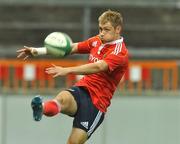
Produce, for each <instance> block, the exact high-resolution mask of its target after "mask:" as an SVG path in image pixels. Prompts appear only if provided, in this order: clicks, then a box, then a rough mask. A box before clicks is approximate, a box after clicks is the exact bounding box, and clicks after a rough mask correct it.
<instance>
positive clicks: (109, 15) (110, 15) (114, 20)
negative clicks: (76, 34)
mask: <svg viewBox="0 0 180 144" xmlns="http://www.w3.org/2000/svg"><path fill="white" fill-rule="evenodd" d="M98 21H99V23H102V24H105V23H107V22H110V23H111V24H112V26H113V27H114V28H115V27H117V26H122V25H123V17H122V15H121V13H119V12H117V11H112V10H107V11H105V12H104V13H102V14H101V15H100V16H99V18H98Z"/></svg>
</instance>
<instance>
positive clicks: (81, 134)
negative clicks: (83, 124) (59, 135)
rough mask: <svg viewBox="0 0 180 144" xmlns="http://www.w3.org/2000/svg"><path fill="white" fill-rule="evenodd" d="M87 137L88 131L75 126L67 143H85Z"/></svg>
mask: <svg viewBox="0 0 180 144" xmlns="http://www.w3.org/2000/svg"><path fill="white" fill-rule="evenodd" d="M87 138H88V136H87V133H86V132H85V131H84V130H82V129H79V128H73V129H72V131H71V134H70V136H69V139H68V142H67V144H85V142H86V141H87Z"/></svg>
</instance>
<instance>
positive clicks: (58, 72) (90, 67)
mask: <svg viewBox="0 0 180 144" xmlns="http://www.w3.org/2000/svg"><path fill="white" fill-rule="evenodd" d="M107 70H108V64H107V63H106V62H105V61H104V60H100V61H98V62H95V63H89V64H84V65H80V66H75V67H66V68H64V67H60V66H56V65H52V67H50V68H47V69H46V73H47V74H52V75H53V77H57V76H65V75H67V74H70V73H73V74H81V75H88V74H94V73H98V72H102V71H107Z"/></svg>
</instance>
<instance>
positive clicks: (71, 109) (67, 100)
mask: <svg viewBox="0 0 180 144" xmlns="http://www.w3.org/2000/svg"><path fill="white" fill-rule="evenodd" d="M55 99H56V100H57V101H58V102H59V103H60V106H61V112H62V113H64V114H68V115H74V113H75V112H76V110H77V104H76V101H75V100H74V97H73V96H72V94H71V93H69V92H68V91H62V92H60V93H59V94H58V95H57V96H56V98H55Z"/></svg>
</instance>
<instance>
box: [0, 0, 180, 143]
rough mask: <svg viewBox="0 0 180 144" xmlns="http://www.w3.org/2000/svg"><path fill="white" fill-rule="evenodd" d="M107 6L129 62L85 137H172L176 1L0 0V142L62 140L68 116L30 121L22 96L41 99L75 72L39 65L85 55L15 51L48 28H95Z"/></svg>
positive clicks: (177, 57)
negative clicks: (120, 26)
mask: <svg viewBox="0 0 180 144" xmlns="http://www.w3.org/2000/svg"><path fill="white" fill-rule="evenodd" d="M107 9H112V10H118V11H120V12H121V13H122V14H123V17H124V32H123V37H124V38H125V41H126V43H127V46H128V49H129V52H130V68H129V70H128V72H127V74H126V76H125V77H124V79H123V81H122V82H121V83H120V84H119V86H118V89H117V91H116V93H115V96H114V98H113V100H112V105H111V107H110V108H109V112H108V113H107V118H106V120H105V122H104V124H103V125H102V126H101V127H100V128H99V129H98V130H97V132H96V133H95V134H94V135H93V136H92V138H91V139H90V141H89V142H88V144H95V143H97V144H109V143H111V144H179V143H180V137H179V136H180V97H179V96H180V92H179V90H180V76H179V75H180V41H179V38H180V33H179V32H180V27H179V25H180V1H179V0H151V1H148V0H111V1H110V0H91V1H87V0H74V1H73V0H48V1H43V0H0V131H1V132H0V144H14V143H18V144H24V143H26V144H32V143H34V144H41V143H42V144H49V143H65V141H66V139H67V137H68V134H69V132H70V130H71V125H72V124H71V122H72V119H71V118H68V117H67V116H64V115H60V116H57V117H54V118H44V119H43V120H42V121H41V122H40V123H36V122H34V121H33V120H32V112H31V109H30V101H31V99H32V97H33V96H34V95H37V94H41V95H42V96H43V97H44V99H48V98H50V97H51V96H54V95H55V94H57V93H58V91H59V90H60V89H63V88H65V87H68V86H70V85H72V84H73V83H74V82H75V81H76V80H77V79H78V78H79V77H80V76H78V77H75V76H74V75H69V76H67V77H62V78H58V79H56V80H53V79H52V78H51V77H48V76H47V75H45V74H44V73H43V70H44V68H45V67H47V66H49V65H50V64H51V63H52V62H53V63H56V64H59V65H63V66H70V65H78V64H82V63H85V62H86V58H87V56H86V55H85V56H78V55H77V56H76V55H75V56H70V57H68V58H65V59H51V57H49V56H47V57H39V58H33V59H32V60H28V61H26V62H23V61H21V60H17V59H16V50H17V49H19V48H21V47H22V46H23V45H27V46H38V47H40V46H42V45H43V40H44V37H45V36H46V35H47V34H49V33H50V32H53V31H62V32H66V33H67V34H69V35H70V36H71V37H72V39H73V41H81V40H84V39H86V38H88V37H90V36H92V35H95V34H97V32H98V29H97V24H98V23H97V18H98V16H99V15H100V14H101V12H103V11H104V10H107Z"/></svg>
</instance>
